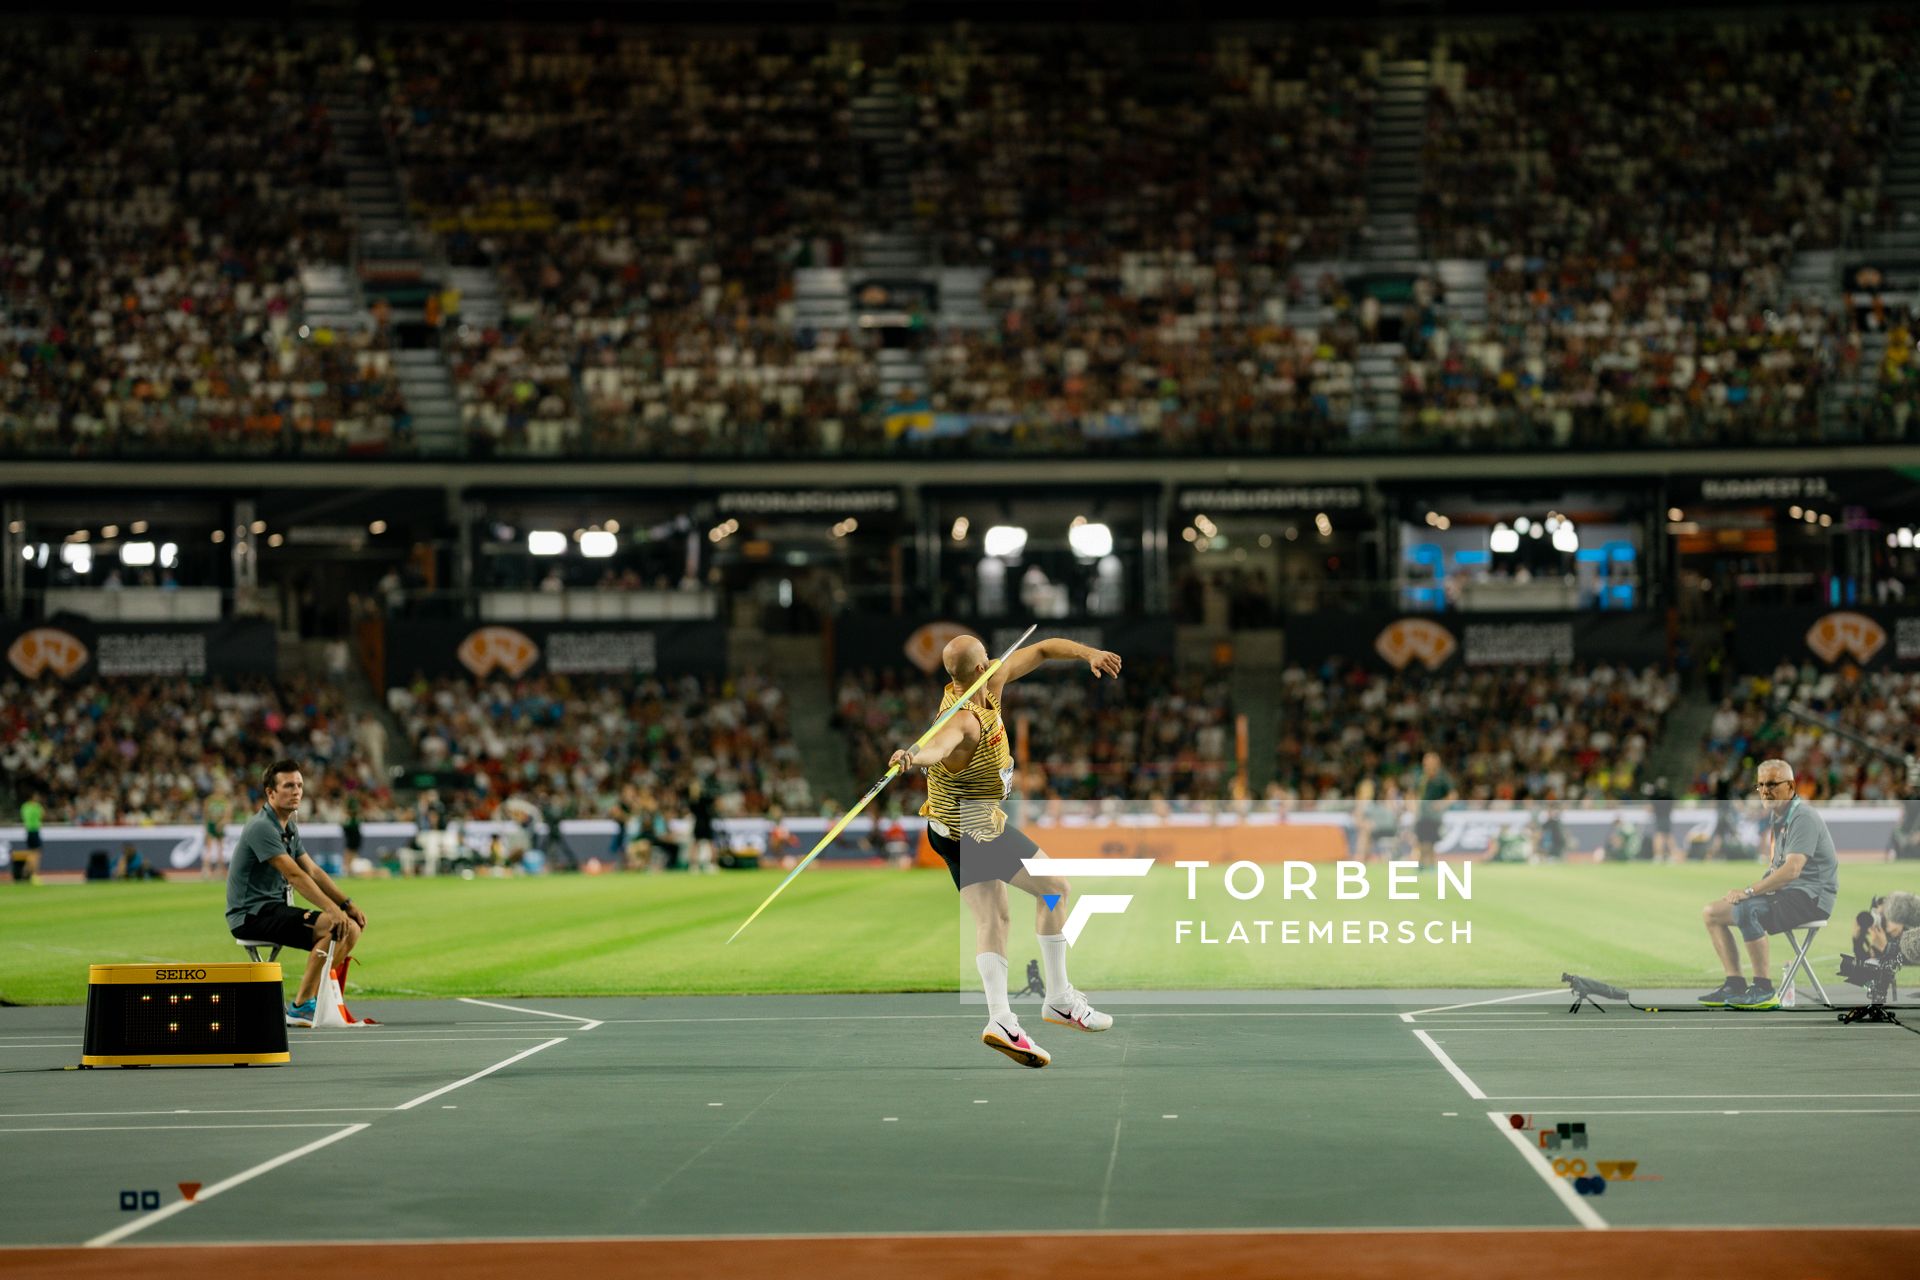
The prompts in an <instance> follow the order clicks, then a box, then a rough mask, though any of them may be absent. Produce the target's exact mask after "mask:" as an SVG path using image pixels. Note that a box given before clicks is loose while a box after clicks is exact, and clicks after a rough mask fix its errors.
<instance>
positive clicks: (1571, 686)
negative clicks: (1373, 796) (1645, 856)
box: [1275, 662, 1678, 804]
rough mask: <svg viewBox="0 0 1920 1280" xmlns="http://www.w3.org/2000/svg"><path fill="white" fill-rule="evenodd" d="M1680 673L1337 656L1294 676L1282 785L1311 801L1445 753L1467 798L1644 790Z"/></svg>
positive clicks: (1285, 708)
mask: <svg viewBox="0 0 1920 1280" xmlns="http://www.w3.org/2000/svg"><path fill="white" fill-rule="evenodd" d="M1677 694H1678V686H1677V681H1676V678H1675V677H1673V676H1672V675H1663V674H1662V673H1660V672H1659V671H1657V670H1655V669H1653V668H1648V669H1646V670H1642V671H1632V670H1627V669H1623V668H1616V667H1609V666H1595V667H1592V668H1576V669H1573V670H1569V671H1561V672H1552V673H1545V672H1543V673H1538V674H1532V675H1516V674H1515V673H1514V672H1512V671H1510V670H1500V671H1489V670H1462V671H1457V672H1445V673H1440V674H1435V675H1426V674H1421V675H1410V674H1399V675H1394V676H1391V677H1388V676H1382V675H1376V674H1371V673H1369V672H1367V671H1365V670H1363V669H1361V668H1359V667H1355V666H1348V665H1345V664H1341V663H1337V662H1335V663H1329V664H1328V665H1327V667H1326V668H1325V669H1324V670H1316V671H1307V670H1304V669H1302V668H1299V667H1291V668H1288V669H1287V671H1286V672H1285V674H1284V676H1283V679H1282V696H1281V703H1280V717H1279V741H1278V746H1277V752H1276V757H1277V758H1276V761H1275V764H1276V769H1275V775H1276V780H1277V781H1278V782H1279V784H1280V785H1281V786H1282V787H1283V788H1284V789H1286V790H1287V791H1289V792H1291V793H1292V794H1293V795H1294V796H1295V797H1296V798H1297V799H1298V801H1299V802H1300V803H1302V804H1313V803H1318V802H1326V801H1334V800H1345V799H1350V798H1352V796H1353V795H1354V793H1355V791H1356V790H1357V789H1358V787H1359V785H1360V783H1361V782H1362V781H1363V780H1365V779H1382V778H1409V777H1411V776H1412V775H1414V774H1416V773H1417V772H1418V770H1419V768H1420V761H1421V757H1422V756H1423V755H1424V754H1425V753H1426V752H1427V751H1430V750H1431V751H1437V752H1439V753H1440V758H1441V761H1442V764H1443V766H1444V767H1445V768H1446V770H1447V772H1448V773H1449V774H1450V775H1451V777H1452V778H1453V780H1454V785H1455V788H1456V790H1457V791H1458V792H1459V794H1460V796H1461V798H1462V799H1464V800H1469V801H1487V800H1534V801H1539V800H1544V799H1549V798H1553V799H1558V800H1559V801H1561V802H1563V803H1575V802H1577V801H1580V800H1583V799H1584V800H1590V801H1599V800H1605V799H1609V798H1614V797H1619V796H1630V795H1635V794H1637V791H1636V788H1637V786H1638V784H1639V783H1640V782H1641V781H1642V778H1641V776H1640V773H1641V764H1642V761H1643V760H1644V759H1645V756H1646V752H1647V749H1648V747H1649V746H1651V745H1652V743H1653V742H1654V741H1655V740H1656V739H1658V737H1659V735H1660V731H1661V727H1662V725H1663V724H1664V721H1665V717H1666V714H1667V711H1668V709H1669V708H1670V707H1671V706H1672V705H1673V703H1674V701H1675V699H1676V697H1677Z"/></svg>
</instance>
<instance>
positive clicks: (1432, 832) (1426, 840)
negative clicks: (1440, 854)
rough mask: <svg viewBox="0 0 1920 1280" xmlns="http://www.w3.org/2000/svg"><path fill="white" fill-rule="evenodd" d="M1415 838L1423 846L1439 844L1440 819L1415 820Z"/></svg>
mask: <svg viewBox="0 0 1920 1280" xmlns="http://www.w3.org/2000/svg"><path fill="white" fill-rule="evenodd" d="M1413 838H1414V839H1415V840H1417V841H1419V842H1420V843H1421V844H1437V843H1439V840H1440V819H1438V818H1415V819H1414V822H1413Z"/></svg>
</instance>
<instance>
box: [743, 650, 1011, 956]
mask: <svg viewBox="0 0 1920 1280" xmlns="http://www.w3.org/2000/svg"><path fill="white" fill-rule="evenodd" d="M1039 625H1040V624H1039V623H1035V624H1034V625H1033V626H1032V627H1028V628H1027V629H1026V630H1025V631H1022V632H1021V633H1020V638H1019V639H1018V640H1015V641H1014V642H1013V643H1012V644H1010V645H1008V646H1007V649H1006V652H1005V653H1002V654H1001V655H1000V656H999V657H997V658H995V659H994V660H993V661H992V662H989V663H988V664H987V669H986V670H985V671H982V672H981V673H980V678H979V679H978V680H975V681H974V682H973V683H972V684H971V685H969V686H967V691H966V692H965V693H963V694H961V695H960V697H959V698H958V699H957V700H955V702H954V704H953V705H952V706H950V707H948V708H947V709H946V710H945V711H944V712H942V713H941V715H940V718H939V719H938V720H935V721H934V722H933V724H932V725H930V726H929V727H928V729H927V731H926V732H925V733H923V734H921V735H920V737H919V740H918V741H916V742H915V743H914V744H913V745H914V749H916V750H917V749H919V748H920V747H923V746H925V745H926V744H927V743H928V742H930V741H932V740H933V735H934V734H936V733H938V732H940V730H941V729H943V728H945V727H946V723H947V721H949V720H951V719H953V716H954V713H955V712H957V711H959V710H960V708H962V707H964V706H966V705H967V699H968V698H971V697H972V696H973V695H974V694H976V693H978V692H979V691H980V686H981V685H983V684H985V683H986V682H987V681H988V680H991V679H992V678H993V673H994V672H996V671H998V670H999V669H1000V664H1001V663H1003V662H1005V661H1006V660H1007V659H1008V658H1011V657H1012V656H1013V651H1014V650H1015V649H1018V648H1019V647H1020V646H1021V645H1023V644H1025V643H1026V642H1027V637H1028V636H1030V635H1032V634H1033V632H1034V628H1035V627H1038V626H1039ZM899 773H900V766H899V765H888V766H887V771H886V772H885V773H884V774H882V775H880V781H878V782H876V783H874V784H873V785H872V786H871V787H868V788H867V794H865V795H864V796H861V797H860V803H859V804H856V805H854V806H853V808H851V809H849V810H847V812H846V816H844V817H842V818H841V819H840V821H838V822H836V823H834V824H833V827H832V829H831V830H829V831H828V832H827V834H825V835H824V836H821V837H820V843H819V844H816V845H815V846H813V850H812V852H810V853H808V854H807V856H806V857H804V858H802V859H800V863H799V865H798V866H796V867H794V869H793V870H791V871H789V872H787V878H786V879H785V880H782V881H781V882H780V884H779V887H778V888H776V889H774V891H773V892H772V893H770V894H768V895H767V900H766V901H765V902H763V903H761V904H760V905H759V906H757V907H755V908H754V909H753V914H752V915H750V916H748V917H747V920H746V924H743V925H741V926H740V927H739V928H738V929H735V930H734V931H733V937H730V938H728V939H727V941H728V943H732V941H733V939H734V938H737V937H739V936H740V935H741V934H743V933H745V932H746V931H747V925H749V924H752V923H753V922H754V921H755V920H758V919H759V918H760V913H761V912H762V911H765V910H766V909H767V908H768V907H770V906H772V905H773V900H774V899H775V898H777V897H779V896H780V893H781V891H782V890H784V889H785V888H786V887H787V886H788V885H790V884H792V883H793V879H794V877H795V876H797V875H799V874H800V873H801V872H802V871H805V870H806V869H807V867H808V865H809V864H811V863H812V862H813V860H814V859H815V858H817V857H819V856H820V851H821V850H822V849H825V848H826V847H827V846H828V845H830V844H832V843H833V838H834V837H835V836H837V835H839V834H840V833H841V831H843V830H844V829H845V828H846V825H847V824H848V823H849V822H852V821H853V818H854V815H855V814H857V813H859V812H860V811H861V810H862V809H864V808H866V807H867V806H868V805H869V804H871V803H872V802H873V798H874V797H875V796H877V795H879V794H880V793H881V792H882V791H884V790H886V787H887V784H888V783H889V782H892V781H893V780H894V778H896V777H897V776H899Z"/></svg>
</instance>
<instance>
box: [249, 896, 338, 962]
mask: <svg viewBox="0 0 1920 1280" xmlns="http://www.w3.org/2000/svg"><path fill="white" fill-rule="evenodd" d="M319 914H320V913H319V912H318V911H302V910H301V909H300V908H298V907H290V906H288V905H287V904H286V903H284V902H276V903H274V904H273V905H272V906H270V907H263V908H261V909H260V910H259V911H257V912H255V913H254V914H253V915H250V916H248V917H247V918H246V919H245V920H242V921H241V922H240V923H239V924H237V925H235V926H234V929H233V936H234V937H236V938H245V939H246V940H247V941H249V942H271V943H274V944H275V945H277V946H282V947H298V948H299V949H300V950H302V951H311V950H313V921H314V918H315V917H316V916H318V915H319Z"/></svg>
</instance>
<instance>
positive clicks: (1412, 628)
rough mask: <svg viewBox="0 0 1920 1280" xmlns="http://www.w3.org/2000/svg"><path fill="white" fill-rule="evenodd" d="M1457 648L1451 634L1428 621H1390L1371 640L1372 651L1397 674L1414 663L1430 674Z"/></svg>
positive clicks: (1456, 641) (1456, 643)
mask: <svg viewBox="0 0 1920 1280" xmlns="http://www.w3.org/2000/svg"><path fill="white" fill-rule="evenodd" d="M1459 647H1460V642H1459V641H1458V640H1455V639H1454V638H1453V632H1451V631H1449V630H1447V629H1446V628H1445V627H1443V626H1441V625H1440V624H1439V623H1437V622H1433V621H1431V620H1429V619H1427V618H1401V619H1399V620H1398V621H1397V622H1390V623H1388V624H1387V625H1386V626H1385V627H1384V628H1382V629H1381V632H1380V634H1379V635H1378V636H1375V637H1374V641H1373V651H1374V652H1375V653H1377V654H1379V655H1380V657H1381V658H1382V659H1383V660H1385V662H1386V663H1387V665H1388V666H1390V667H1392V668H1393V669H1394V670H1396V671H1402V670H1405V669H1406V668H1407V666H1408V665H1409V664H1411V663H1415V662H1417V663H1419V664H1420V665H1421V666H1423V667H1425V668H1426V669H1427V670H1429V671H1437V670H1438V669H1439V668H1441V667H1442V666H1444V665H1446V661H1447V659H1448V658H1451V657H1452V656H1453V653H1454V650H1456V649H1458V648H1459Z"/></svg>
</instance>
